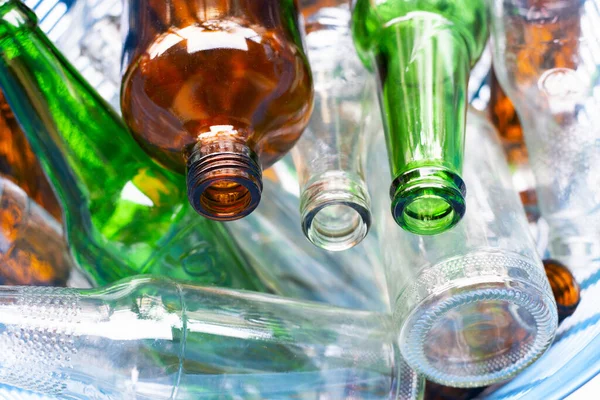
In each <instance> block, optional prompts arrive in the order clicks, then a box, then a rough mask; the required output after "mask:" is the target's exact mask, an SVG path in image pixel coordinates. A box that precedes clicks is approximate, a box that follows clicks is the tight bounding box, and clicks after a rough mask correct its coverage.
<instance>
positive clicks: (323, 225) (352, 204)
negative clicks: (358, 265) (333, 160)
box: [300, 171, 371, 251]
mask: <svg viewBox="0 0 600 400" xmlns="http://www.w3.org/2000/svg"><path fill="white" fill-rule="evenodd" d="M370 208H371V207H370V199H369V195H368V192H367V190H366V188H365V185H364V182H363V181H362V179H360V178H359V177H353V176H350V174H348V173H346V172H344V171H330V172H327V173H325V174H323V175H321V176H319V177H318V178H317V179H315V180H314V181H313V183H311V184H310V185H309V186H307V187H306V188H305V189H304V190H303V192H302V195H301V198H300V214H301V219H302V230H303V231H304V235H305V236H306V237H307V238H308V240H310V241H311V243H313V244H314V245H315V246H318V247H321V248H323V249H325V250H329V251H343V250H347V249H349V248H352V247H354V246H355V245H357V244H358V243H360V242H361V241H362V240H363V239H364V238H365V236H366V235H367V233H368V231H369V228H370V226H371V211H370Z"/></svg>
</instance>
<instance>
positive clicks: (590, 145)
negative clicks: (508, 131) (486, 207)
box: [488, 0, 600, 268]
mask: <svg viewBox="0 0 600 400" xmlns="http://www.w3.org/2000/svg"><path fill="white" fill-rule="evenodd" d="M488 1H489V2H490V4H493V7H492V8H491V10H492V13H491V26H492V44H493V49H494V59H493V62H494V70H495V71H496V75H497V77H498V81H499V82H500V84H501V85H502V87H503V88H504V89H505V91H506V94H507V95H508V96H509V97H510V99H511V100H512V102H513V103H514V104H515V107H516V109H517V113H518V115H519V118H520V120H521V123H522V125H523V132H524V134H525V141H526V143H527V148H528V152H529V159H530V162H531V167H532V170H533V172H534V175H535V183H536V193H537V198H538V201H539V206H540V212H541V215H542V217H543V218H544V219H545V220H546V221H547V222H548V225H549V227H550V234H549V236H550V238H549V251H550V254H551V256H552V257H553V258H555V259H559V260H561V261H563V262H566V263H567V264H568V265H569V266H570V267H572V268H576V267H577V266H578V265H581V266H582V267H584V268H585V267H587V266H589V264H590V263H591V262H592V261H593V260H595V259H597V258H598V257H600V179H599V175H598V173H597V171H598V170H599V169H600V113H598V103H599V102H600V90H599V89H600V80H599V79H598V74H597V71H598V68H599V67H600V58H599V56H600V50H599V49H598V47H597V46H596V44H597V43H598V41H599V40H600V31H599V30H598V29H597V21H598V19H599V18H600V10H599V9H598V6H597V2H595V1H593V0H572V1H552V0H536V1H532V0H506V1H505V0H488Z"/></svg>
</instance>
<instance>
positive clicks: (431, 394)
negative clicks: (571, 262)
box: [423, 260, 580, 400]
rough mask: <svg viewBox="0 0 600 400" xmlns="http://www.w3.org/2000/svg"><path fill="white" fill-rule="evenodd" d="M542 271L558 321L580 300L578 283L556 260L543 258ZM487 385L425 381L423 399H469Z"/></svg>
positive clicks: (572, 310) (569, 313) (475, 396)
mask: <svg viewBox="0 0 600 400" xmlns="http://www.w3.org/2000/svg"><path fill="white" fill-rule="evenodd" d="M543 263H544V271H545V272H546V277H547V278H548V281H549V282H550V287H551V289H552V294H553V295H554V300H555V301H556V307H557V311H558V322H559V323H561V322H562V321H563V320H564V319H565V318H567V317H570V316H571V315H573V313H574V312H575V310H576V309H577V306H578V305H579V300H580V291H579V285H578V284H577V281H576V280H575V277H574V276H573V274H572V273H571V271H569V269H568V268H567V267H566V266H565V265H563V264H561V263H560V262H558V261H556V260H543ZM486 389H487V387H485V386H483V387H477V388H468V389H467V388H456V387H450V386H443V385H440V384H438V383H435V382H430V381H427V382H426V383H425V397H424V398H423V400H469V399H475V398H477V396H478V395H479V394H480V393H481V392H483V391H484V390H486Z"/></svg>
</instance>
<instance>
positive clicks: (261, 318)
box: [0, 277, 420, 400]
mask: <svg viewBox="0 0 600 400" xmlns="http://www.w3.org/2000/svg"><path fill="white" fill-rule="evenodd" d="M393 338H394V334H393V330H392V329H391V319H390V318H389V315H387V314H379V313H369V312H359V311H355V310H344V309H337V308H331V307H326V306H322V305H319V304H317V303H306V302H299V301H295V300H291V299H284V298H278V297H274V296H268V295H261V294H257V293H252V292H241V291H237V292H236V291H232V290H225V289H217V288H202V287H194V286H190V285H184V284H176V283H174V282H173V281H169V280H165V279H158V278H144V277H140V278H134V279H130V280H127V281H123V282H120V283H117V284H115V285H113V286H111V287H107V288H105V289H94V290H76V289H57V288H34V287H16V288H15V287H12V288H10V287H3V288H0V344H1V345H2V349H3V358H2V361H1V362H0V382H2V383H4V384H12V385H15V386H18V387H21V388H24V389H28V390H32V391H36V392H41V393H46V394H48V395H52V396H57V397H59V398H76V399H87V398H94V399H113V398H119V399H134V398H135V399H194V400H195V399H204V398H207V399H217V398H218V399H239V398H241V399H248V400H250V399H307V400H308V399H315V398H327V399H340V400H342V399H356V398H360V399H390V400H391V399H396V398H400V399H412V398H416V394H417V393H418V392H419V391H420V386H419V385H418V381H417V380H412V379H409V380H406V379H405V378H406V376H407V375H406V369H405V368H406V366H405V364H398V363H397V362H396V361H395V360H397V357H398V355H397V354H396V353H395V350H394V339H393ZM408 376H409V377H414V375H413V374H409V375H408Z"/></svg>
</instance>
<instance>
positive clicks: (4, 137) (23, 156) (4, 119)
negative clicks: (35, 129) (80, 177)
mask: <svg viewBox="0 0 600 400" xmlns="http://www.w3.org/2000/svg"><path fill="white" fill-rule="evenodd" d="M0 175H2V176H3V177H4V178H6V179H8V180H10V181H12V182H14V183H15V184H16V185H17V186H19V187H20V188H21V189H23V190H24V191H25V193H27V195H28V196H29V197H30V198H31V199H32V200H33V201H35V202H36V203H37V204H38V205H40V206H42V207H43V208H44V209H45V210H46V211H47V212H48V213H49V214H50V215H52V217H54V219H56V220H58V221H61V220H62V209H61V208H60V204H59V203H58V200H57V199H56V196H55V195H54V192H53V191H52V187H51V186H50V184H49V183H48V180H47V179H46V176H45V175H44V171H43V170H42V167H41V166H40V163H39V162H38V160H37V158H36V157H35V154H33V150H32V149H31V146H30V145H29V142H28V141H27V138H26V137H25V134H23V131H22V130H21V127H20V126H19V124H18V122H17V121H16V120H15V116H14V115H13V113H12V110H11V109H10V106H9V105H8V104H7V103H6V100H5V99H4V94H2V92H0Z"/></svg>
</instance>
